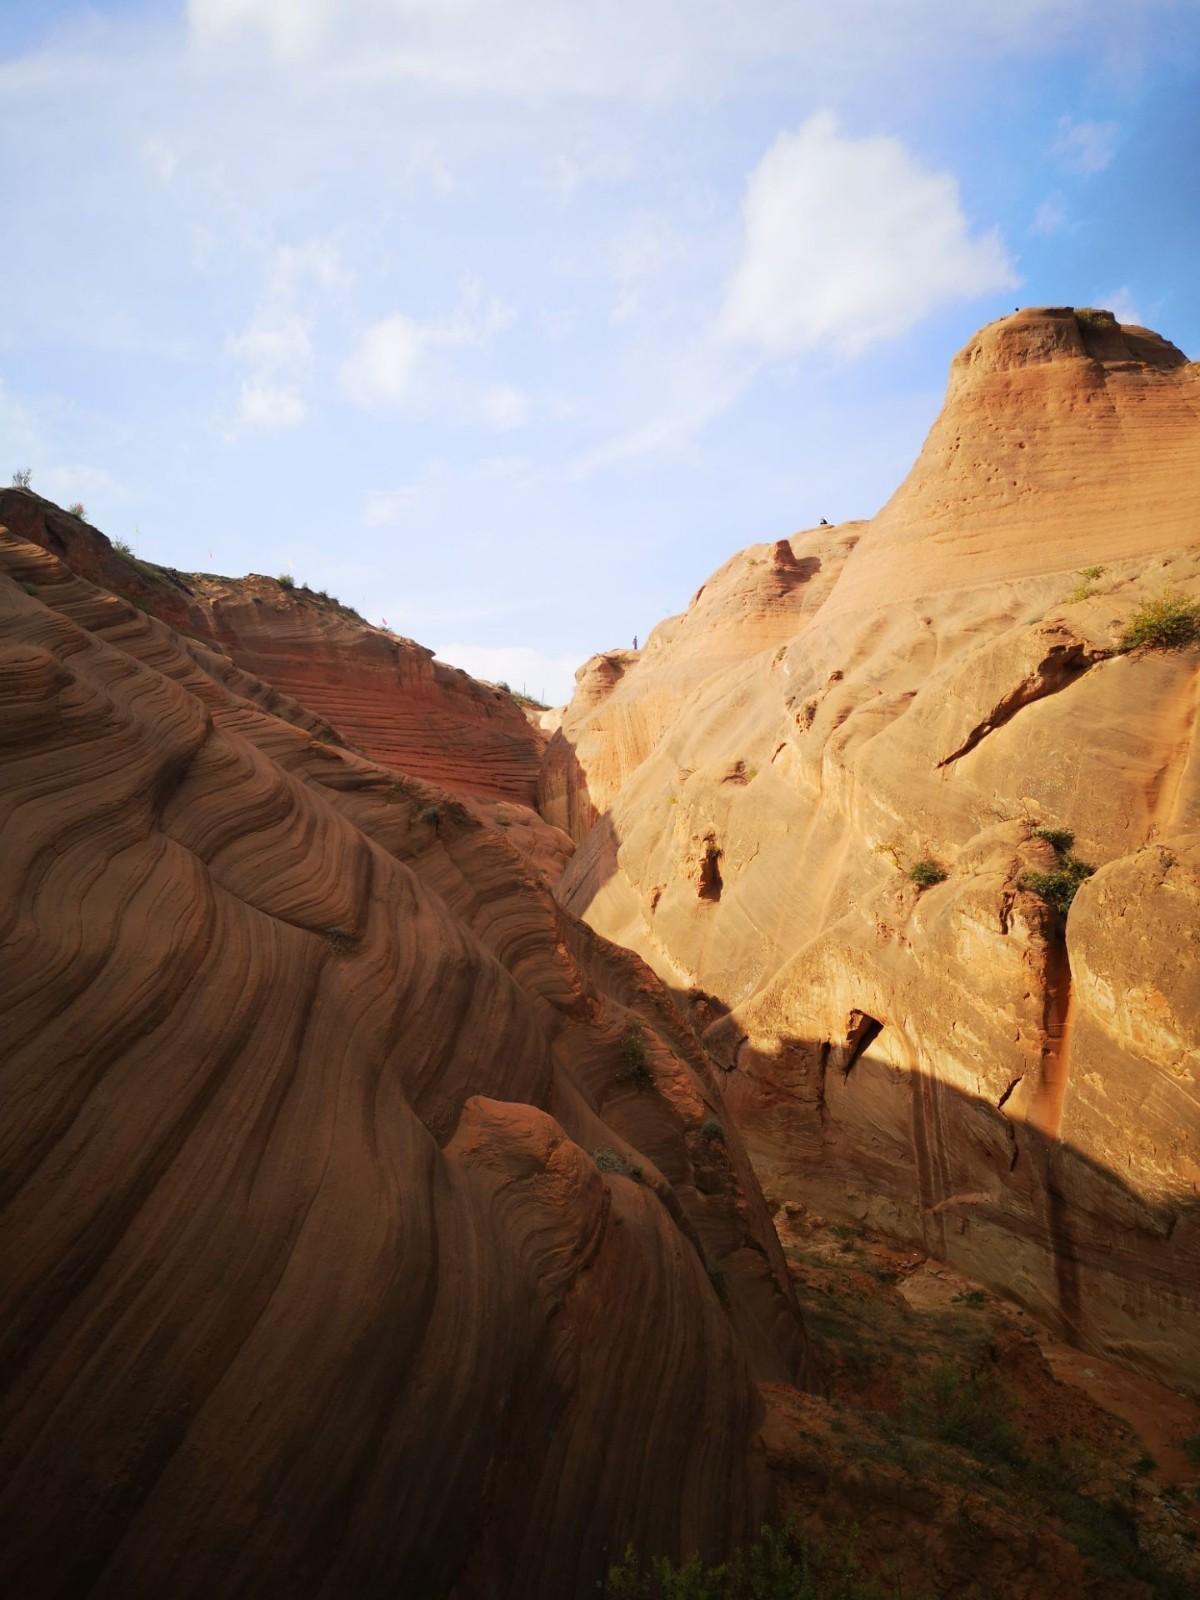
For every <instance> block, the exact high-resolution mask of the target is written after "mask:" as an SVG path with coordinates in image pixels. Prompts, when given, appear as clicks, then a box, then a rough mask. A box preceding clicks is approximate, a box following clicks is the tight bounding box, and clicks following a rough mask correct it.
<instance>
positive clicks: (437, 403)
mask: <svg viewBox="0 0 1200 1600" xmlns="http://www.w3.org/2000/svg"><path fill="white" fill-rule="evenodd" d="M514 317H515V312H514V311H513V309H512V307H511V306H508V305H505V304H504V302H503V301H500V300H496V299H494V298H489V297H487V296H485V295H484V293H483V291H482V289H481V288H480V286H479V284H478V283H476V282H474V281H468V282H467V284H466V285H465V287H464V289H463V293H462V296H461V298H460V301H459V304H458V306H457V307H456V309H455V310H454V311H453V312H452V313H451V314H450V315H449V316H448V317H445V318H443V319H441V320H440V321H436V322H417V321H415V320H414V319H413V318H412V317H409V316H406V315H405V314H404V313H403V312H400V311H396V312H393V313H392V315H391V316H387V317H383V318H382V319H381V320H380V321H379V322H375V323H372V324H371V326H370V327H368V328H367V329H366V330H365V331H364V332H363V334H362V336H361V337H360V339H359V341H358V344H357V345H356V346H355V348H354V350H352V351H351V353H350V355H349V356H348V357H347V358H346V360H345V361H344V362H343V363H342V368H341V372H340V374H339V379H340V382H341V386H342V390H343V392H344V393H345V395H346V396H347V398H348V399H349V400H351V401H352V402H353V403H354V404H355V405H357V406H361V407H362V408H363V410H365V411H375V410H379V409H381V408H383V407H389V406H398V407H405V408H407V409H415V410H422V411H434V410H438V409H439V408H440V409H442V410H450V411H452V412H454V413H456V414H457V415H458V416H459V417H460V418H462V417H471V418H474V419H475V420H479V421H483V422H485V423H487V424H488V425H489V426H491V427H497V428H514V427H520V426H521V425H522V424H523V423H524V422H525V420H526V417H527V415H528V409H529V406H528V401H527V399H526V397H525V396H524V395H523V394H522V393H521V391H520V390H518V389H516V388H514V387H513V386H512V385H510V384H502V383H501V384H489V385H485V386H484V387H483V388H479V387H478V386H475V387H474V388H470V387H464V383H463V381H462V380H460V379H457V378H456V377H455V376H454V374H453V373H452V372H450V371H449V369H448V368H447V367H446V366H445V364H444V363H443V364H440V365H439V363H438V362H437V360H436V359H434V356H433V352H435V351H439V350H441V351H445V350H466V349H472V348H479V347H480V346H483V345H486V344H488V343H489V342H490V341H491V340H492V339H493V338H494V337H495V336H496V335H497V334H499V333H501V332H503V331H504V330H505V329H506V328H508V327H509V326H511V324H512V322H513V320H514Z"/></svg>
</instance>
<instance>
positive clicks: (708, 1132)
mask: <svg viewBox="0 0 1200 1600" xmlns="http://www.w3.org/2000/svg"><path fill="white" fill-rule="evenodd" d="M700 1137H701V1138H702V1139H707V1140H708V1141H709V1143H710V1144H711V1143H713V1142H714V1141H716V1142H719V1143H721V1144H724V1143H725V1129H724V1128H723V1127H722V1126H721V1124H720V1123H719V1122H718V1121H717V1119H716V1118H715V1117H706V1118H705V1119H704V1121H703V1122H702V1123H701V1124H700Z"/></svg>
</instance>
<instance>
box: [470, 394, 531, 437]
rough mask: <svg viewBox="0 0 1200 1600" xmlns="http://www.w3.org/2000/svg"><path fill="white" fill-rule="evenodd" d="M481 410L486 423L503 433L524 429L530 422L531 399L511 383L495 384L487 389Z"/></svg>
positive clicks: (482, 397) (480, 403) (480, 406)
mask: <svg viewBox="0 0 1200 1600" xmlns="http://www.w3.org/2000/svg"><path fill="white" fill-rule="evenodd" d="M479 409H480V413H481V415H482V416H483V419H484V421H485V422H488V423H490V424H491V426H492V427H493V428H499V429H500V431H501V432H502V433H508V432H510V431H511V430H512V429H513V428H523V427H524V426H525V424H526V423H527V422H528V421H529V397H528V395H526V394H524V393H522V391H521V390H520V389H516V388H514V387H513V386H512V384H510V383H495V384H492V385H491V386H490V387H489V388H487V389H485V390H484V391H483V394H482V396H481V397H480V402H479Z"/></svg>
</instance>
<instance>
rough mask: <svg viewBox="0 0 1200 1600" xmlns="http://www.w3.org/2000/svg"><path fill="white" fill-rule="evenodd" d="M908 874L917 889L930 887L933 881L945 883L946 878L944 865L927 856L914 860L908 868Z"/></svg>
mask: <svg viewBox="0 0 1200 1600" xmlns="http://www.w3.org/2000/svg"><path fill="white" fill-rule="evenodd" d="M908 875H909V877H910V878H911V879H912V881H913V882H914V883H915V884H916V886H917V888H918V889H932V888H933V886H934V884H935V883H945V881H946V878H947V872H946V869H945V867H943V866H941V865H940V864H939V863H938V862H936V861H932V860H930V859H929V857H928V856H926V857H924V858H923V859H922V860H920V861H915V862H914V863H913V865H912V866H911V867H910V868H909V869H908Z"/></svg>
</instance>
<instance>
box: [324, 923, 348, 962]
mask: <svg viewBox="0 0 1200 1600" xmlns="http://www.w3.org/2000/svg"><path fill="white" fill-rule="evenodd" d="M325 937H326V939H327V940H328V941H329V948H330V949H331V950H332V951H333V953H334V954H335V955H339V956H345V955H349V954H350V952H351V950H353V949H354V944H355V939H354V935H353V934H352V933H351V932H350V930H349V929H348V928H336V927H335V928H326V929H325Z"/></svg>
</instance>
